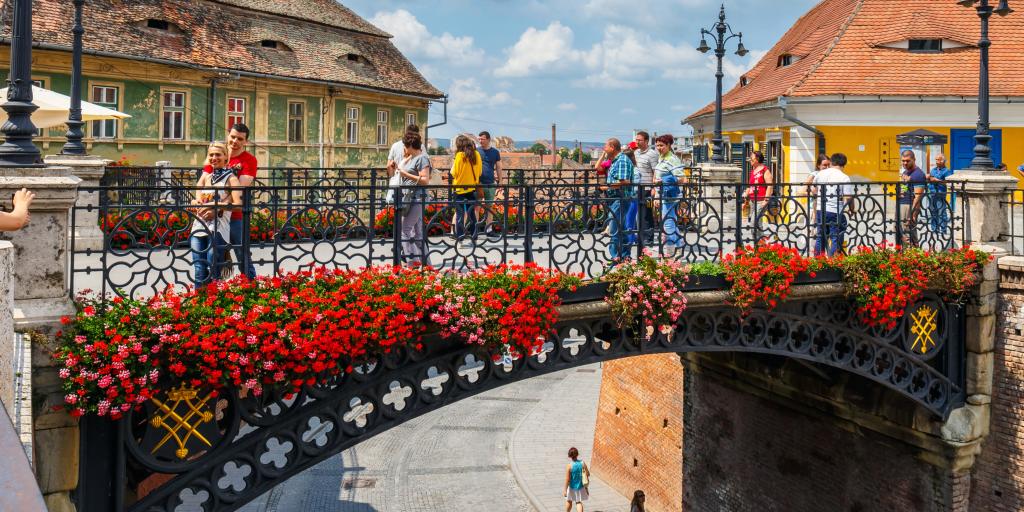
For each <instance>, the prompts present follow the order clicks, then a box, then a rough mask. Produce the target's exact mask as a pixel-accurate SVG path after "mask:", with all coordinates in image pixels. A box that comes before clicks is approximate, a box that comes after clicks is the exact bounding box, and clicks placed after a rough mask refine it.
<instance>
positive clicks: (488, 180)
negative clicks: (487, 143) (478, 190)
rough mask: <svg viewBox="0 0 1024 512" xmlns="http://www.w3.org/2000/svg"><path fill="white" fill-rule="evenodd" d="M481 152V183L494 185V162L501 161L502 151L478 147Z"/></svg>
mask: <svg viewBox="0 0 1024 512" xmlns="http://www.w3.org/2000/svg"><path fill="white" fill-rule="evenodd" d="M477 151H479V152H480V160H481V161H482V163H483V166H484V168H483V170H482V171H480V184H481V185H493V184H494V164H496V163H498V162H500V161H501V153H500V152H499V151H498V150H497V149H494V148H487V149H482V148H477Z"/></svg>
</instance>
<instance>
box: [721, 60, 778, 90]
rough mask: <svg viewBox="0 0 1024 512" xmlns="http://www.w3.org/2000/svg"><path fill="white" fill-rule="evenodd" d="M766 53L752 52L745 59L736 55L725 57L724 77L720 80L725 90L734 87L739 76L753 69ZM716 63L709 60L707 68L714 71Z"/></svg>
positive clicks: (723, 63) (723, 64)
mask: <svg viewBox="0 0 1024 512" xmlns="http://www.w3.org/2000/svg"><path fill="white" fill-rule="evenodd" d="M767 53H768V52H767V51H765V50H752V51H751V52H750V53H749V54H748V55H747V56H746V57H739V56H736V55H733V56H730V57H726V58H724V59H722V72H724V73H725V77H723V78H722V84H723V85H724V86H725V89H726V90H728V89H729V88H730V87H732V86H733V85H736V83H738V82H739V81H740V76H742V75H743V73H746V72H747V71H750V70H751V69H753V67H754V66H756V65H757V63H758V61H760V60H761V59H762V58H764V56H765V55H766V54H767ZM717 67H718V62H717V61H716V60H715V59H711V60H709V64H708V68H710V69H711V70H716V69H717Z"/></svg>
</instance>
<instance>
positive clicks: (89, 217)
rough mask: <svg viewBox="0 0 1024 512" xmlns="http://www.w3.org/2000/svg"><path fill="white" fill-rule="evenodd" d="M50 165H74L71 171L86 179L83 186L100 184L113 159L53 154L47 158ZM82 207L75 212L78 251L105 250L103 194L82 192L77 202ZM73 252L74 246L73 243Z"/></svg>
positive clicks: (81, 184)
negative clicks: (101, 196)
mask: <svg viewBox="0 0 1024 512" xmlns="http://www.w3.org/2000/svg"><path fill="white" fill-rule="evenodd" d="M44 161H45V162H46V164H47V165H53V166H58V167H70V168H71V173H72V174H74V175H75V176H76V177H78V178H79V179H81V180H82V182H81V183H80V184H79V186H81V187H98V186H99V185H100V180H101V179H103V174H104V173H105V172H106V169H107V164H109V163H110V160H105V159H103V158H100V157H98V156H91V155H82V156H78V155H49V156H47V157H46V158H44ZM75 206H76V207H78V209H77V210H76V211H75V213H74V222H75V226H74V233H72V234H71V236H73V237H74V242H75V245H74V250H76V251H85V250H91V251H102V250H103V230H101V229H100V226H99V206H100V195H99V192H97V191H95V190H91V191H79V193H78V199H77V200H76V201H75ZM69 251H70V246H69Z"/></svg>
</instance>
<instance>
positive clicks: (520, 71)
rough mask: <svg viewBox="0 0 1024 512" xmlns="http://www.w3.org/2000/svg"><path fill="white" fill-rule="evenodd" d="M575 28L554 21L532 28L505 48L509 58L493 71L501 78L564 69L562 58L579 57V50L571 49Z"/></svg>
mask: <svg viewBox="0 0 1024 512" xmlns="http://www.w3.org/2000/svg"><path fill="white" fill-rule="evenodd" d="M572 40H573V33H572V29H571V28H569V27H567V26H565V25H562V24H561V23H559V22H557V21H555V22H552V23H551V24H550V25H548V26H547V28H545V29H544V30H537V29H536V28H534V27H530V28H528V29H526V31H525V32H523V35H521V36H519V40H518V41H516V44H515V45H513V46H512V47H511V48H509V49H508V50H506V52H507V54H508V60H506V61H505V64H504V65H502V66H501V67H500V68H498V69H497V70H495V72H494V74H495V75H496V76H499V77H524V76H529V75H534V74H538V73H541V72H543V71H545V70H551V71H554V70H555V68H562V67H563V66H562V65H559V64H558V63H559V61H562V60H569V61H572V60H577V59H578V58H579V52H577V51H575V50H573V49H572Z"/></svg>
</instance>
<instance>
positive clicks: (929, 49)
mask: <svg viewBox="0 0 1024 512" xmlns="http://www.w3.org/2000/svg"><path fill="white" fill-rule="evenodd" d="M907 49H908V50H910V51H911V52H913V53H939V52H941V51H942V39H911V40H910V41H909V45H908V47H907Z"/></svg>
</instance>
